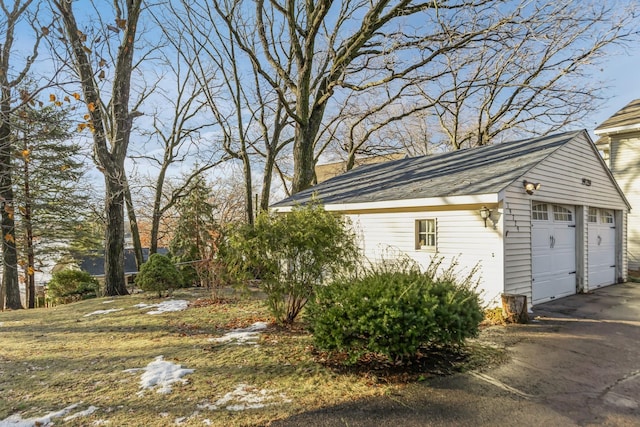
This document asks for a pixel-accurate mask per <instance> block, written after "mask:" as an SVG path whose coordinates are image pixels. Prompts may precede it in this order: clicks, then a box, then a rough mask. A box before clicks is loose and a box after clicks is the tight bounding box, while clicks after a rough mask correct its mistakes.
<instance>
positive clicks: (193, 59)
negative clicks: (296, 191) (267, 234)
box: [156, 0, 292, 222]
mask: <svg viewBox="0 0 640 427" xmlns="http://www.w3.org/2000/svg"><path fill="white" fill-rule="evenodd" d="M156 20H157V22H158V23H159V24H160V27H161V28H163V29H164V31H165V34H166V36H167V38H168V39H169V40H170V41H171V43H172V44H173V45H174V47H175V49H176V50H177V51H178V52H179V53H180V54H181V55H182V60H183V61H184V63H185V64H188V66H189V67H190V70H191V72H192V73H193V74H194V76H195V81H196V83H197V85H198V86H199V91H201V92H202V93H203V94H204V97H205V98H206V100H207V106H208V110H209V112H210V113H211V115H212V117H213V119H214V121H215V123H216V125H217V134H218V139H217V140H216V141H212V144H214V145H217V146H219V147H221V148H222V149H223V150H224V151H225V152H226V155H227V156H228V157H229V158H231V159H234V160H237V161H239V162H240V164H241V165H242V169H243V176H244V204H245V213H246V214H245V220H247V221H248V222H252V221H253V218H254V216H255V210H256V209H257V206H256V203H254V197H253V195H254V180H255V178H254V173H255V172H256V171H258V169H257V168H258V167H259V166H262V170H261V172H262V190H261V198H260V209H263V210H264V209H266V208H267V207H268V203H269V198H270V197H269V196H270V191H271V181H272V176H273V171H274V169H275V167H276V166H275V164H276V159H277V157H278V154H279V153H280V152H281V151H282V150H283V149H284V148H285V147H286V146H287V145H289V144H290V143H291V142H292V138H290V137H287V136H286V130H287V128H288V127H289V123H290V119H289V117H288V115H287V114H284V106H283V104H282V101H281V99H280V98H279V97H278V96H277V94H276V93H275V92H274V91H273V89H272V88H271V87H270V85H268V84H266V83H265V82H264V80H263V79H262V77H261V76H260V74H259V73H258V72H257V71H256V69H255V68H252V67H247V65H249V64H250V60H249V58H248V57H247V56H246V54H245V53H244V52H243V50H242V49H241V48H240V47H239V46H238V44H237V42H236V41H235V39H234V37H233V34H232V33H231V32H230V30H229V28H228V26H227V25H226V23H224V21H222V20H220V19H219V18H218V16H217V12H216V11H215V9H213V8H212V6H211V4H209V3H208V2H197V1H190V0H183V1H182V2H181V3H180V4H172V5H171V8H170V9H169V10H168V13H167V14H166V16H157V17H156ZM203 22H207V25H203ZM284 66H285V67H287V65H284ZM275 78H276V79H277V78H278V77H277V76H276V77H275ZM265 86H266V89H265V88H264V87H265Z"/></svg>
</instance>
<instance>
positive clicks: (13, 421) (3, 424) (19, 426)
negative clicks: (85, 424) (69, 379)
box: [0, 402, 98, 427]
mask: <svg viewBox="0 0 640 427" xmlns="http://www.w3.org/2000/svg"><path fill="white" fill-rule="evenodd" d="M81 404H82V402H80V403H74V404H73V405H69V406H67V407H66V408H63V409H61V410H59V411H54V412H50V413H48V414H47V415H43V416H41V417H34V418H28V419H26V420H24V419H22V417H21V416H20V414H13V415H11V416H10V417H8V418H5V419H4V420H0V427H36V426H39V427H49V426H53V425H54V424H55V422H54V419H56V418H61V417H64V416H65V415H67V414H68V413H70V412H71V411H73V410H74V409H75V408H77V407H78V406H80V405H81ZM97 410H98V408H96V407H95V406H89V408H87V409H85V410H84V411H80V412H76V413H75V414H73V415H69V416H68V417H66V418H64V421H70V420H73V419H76V418H80V417H86V416H89V415H91V414H93V413H94V412H95V411H97Z"/></svg>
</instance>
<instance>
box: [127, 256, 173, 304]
mask: <svg viewBox="0 0 640 427" xmlns="http://www.w3.org/2000/svg"><path fill="white" fill-rule="evenodd" d="M136 285H138V286H139V287H140V289H142V290H143V291H156V292H158V296H159V297H161V296H162V292H164V291H168V290H170V289H175V288H179V287H181V286H182V276H181V274H180V272H179V271H178V269H177V268H176V266H175V265H173V263H172V262H171V260H170V259H169V258H168V257H166V256H164V255H161V254H151V256H150V257H149V259H148V260H147V262H145V263H144V264H142V267H141V268H140V272H139V273H138V275H137V276H136Z"/></svg>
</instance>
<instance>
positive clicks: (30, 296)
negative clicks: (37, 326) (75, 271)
mask: <svg viewBox="0 0 640 427" xmlns="http://www.w3.org/2000/svg"><path fill="white" fill-rule="evenodd" d="M24 149H25V151H27V150H28V147H27V144H26V138H25V144H24ZM23 171H24V200H25V203H24V230H25V250H26V251H27V265H26V266H25V268H24V283H25V286H26V289H27V307H28V308H36V301H35V294H36V283H35V280H34V277H33V273H34V272H35V266H34V263H35V262H34V261H35V260H34V255H33V224H32V222H31V210H32V209H31V187H30V185H29V181H30V177H29V162H28V161H27V159H25V162H24V170H23Z"/></svg>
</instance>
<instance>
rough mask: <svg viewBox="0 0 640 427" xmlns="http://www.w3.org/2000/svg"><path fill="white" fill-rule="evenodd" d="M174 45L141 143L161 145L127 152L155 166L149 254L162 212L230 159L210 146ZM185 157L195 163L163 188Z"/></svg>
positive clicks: (200, 102) (191, 80)
mask: <svg viewBox="0 0 640 427" xmlns="http://www.w3.org/2000/svg"><path fill="white" fill-rule="evenodd" d="M173 43H174V42H171V43H169V46H166V47H165V49H164V52H163V57H164V60H163V61H162V62H163V74H162V75H160V76H159V77H158V79H157V80H158V81H163V82H165V83H164V84H163V87H159V88H158V89H157V90H156V98H157V99H158V100H159V103H160V104H161V107H159V108H158V109H156V111H155V112H154V113H153V114H152V123H151V126H150V129H149V130H148V131H147V133H149V138H150V139H149V141H148V142H147V143H146V144H145V147H144V148H150V147H159V148H161V149H160V150H153V149H148V150H146V153H143V154H135V155H132V156H130V157H131V158H132V159H133V160H134V161H136V162H140V161H144V162H145V163H146V164H147V166H150V167H151V168H154V169H153V170H157V176H156V178H155V180H154V184H153V185H151V192H152V193H153V196H152V199H153V206H152V208H151V213H150V218H151V229H150V238H149V244H150V247H149V253H156V252H157V250H158V240H159V235H160V226H161V223H162V217H163V215H165V214H166V213H167V212H169V211H170V210H171V209H172V208H173V207H174V206H175V204H176V203H177V202H178V201H179V200H180V199H181V198H183V197H185V196H186V195H187V193H188V189H189V188H190V187H191V186H192V184H193V181H194V180H196V179H197V178H198V177H200V176H202V174H203V173H204V172H206V171H207V170H209V169H211V168H214V167H216V166H217V165H219V164H221V163H224V162H226V161H227V160H229V159H230V156H229V155H228V154H226V155H225V153H224V151H223V150H222V149H218V147H216V146H215V144H211V141H210V140H209V138H210V136H209V135H205V134H206V133H207V132H208V133H209V134H210V133H211V128H212V126H213V123H212V121H211V120H210V119H209V118H208V117H206V108H207V106H208V104H207V102H206V98H205V96H204V94H203V90H202V88H201V86H200V85H199V84H197V83H196V78H195V77H194V70H193V69H192V67H190V66H189V65H188V64H185V63H184V61H183V60H182V55H181V54H180V53H179V52H177V51H175V49H173V46H172V45H173ZM167 82H171V83H170V84H167ZM188 159H191V160H193V159H195V162H194V163H196V166H195V167H194V168H193V169H191V170H190V172H189V174H188V175H187V176H186V177H184V178H183V179H182V180H181V181H180V185H177V186H172V187H171V189H170V191H165V190H166V189H165V184H166V181H167V179H168V178H169V176H168V174H169V173H170V168H172V167H173V166H175V165H176V164H180V163H182V162H184V161H185V160H188Z"/></svg>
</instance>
